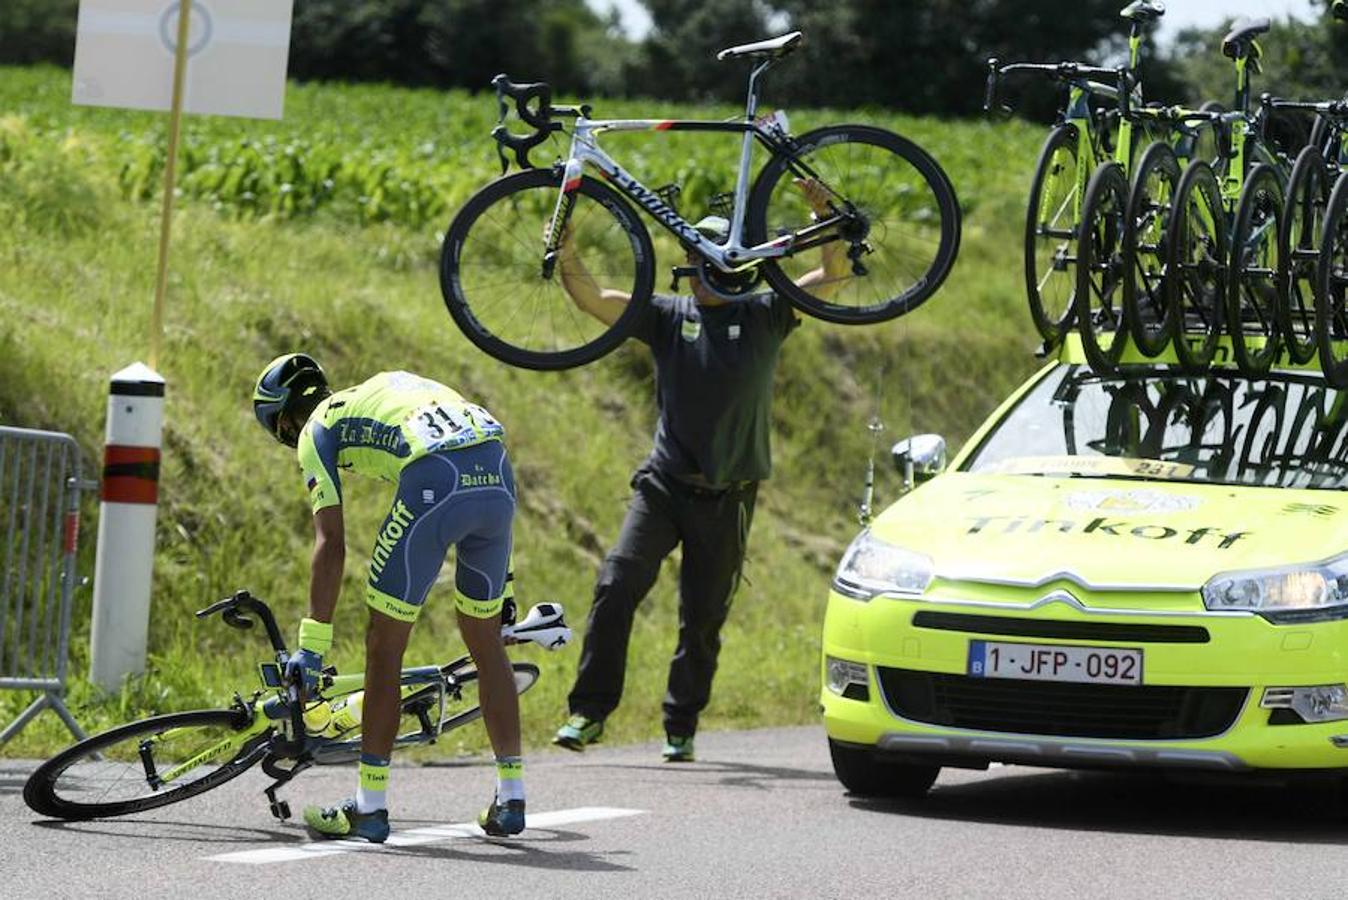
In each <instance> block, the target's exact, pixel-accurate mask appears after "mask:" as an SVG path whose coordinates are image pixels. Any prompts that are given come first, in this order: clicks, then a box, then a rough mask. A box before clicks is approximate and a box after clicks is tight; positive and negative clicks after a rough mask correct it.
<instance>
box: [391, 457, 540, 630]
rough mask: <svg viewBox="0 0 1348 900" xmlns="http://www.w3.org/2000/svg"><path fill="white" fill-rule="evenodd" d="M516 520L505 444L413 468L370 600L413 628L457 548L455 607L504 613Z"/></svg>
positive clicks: (401, 486) (482, 615) (404, 478)
mask: <svg viewBox="0 0 1348 900" xmlns="http://www.w3.org/2000/svg"><path fill="white" fill-rule="evenodd" d="M514 517H515V477H514V474H513V473H512V472H511V469H510V459H509V458H508V457H507V456H506V451H505V445H504V444H502V443H501V442H500V441H488V442H486V443H483V444H477V445H474V446H471V447H464V448H461V449H458V450H447V451H442V452H439V453H431V454H429V455H427V456H424V457H422V458H421V459H418V460H415V461H413V462H411V463H409V464H408V465H407V466H406V467H404V468H403V470H402V472H401V474H400V475H399V478H398V490H397V493H396V494H395V495H394V498H393V507H392V509H390V510H389V514H388V517H387V518H385V519H384V524H383V526H381V527H380V529H379V535H378V537H377V538H376V539H375V544H374V552H373V553H372V554H371V556H370V581H369V586H368V588H367V591H366V602H367V603H368V604H369V606H370V608H371V609H375V610H378V611H379V612H381V613H384V614H385V615H388V616H392V617H393V618H395V619H399V620H401V621H403V622H415V621H416V618H417V615H418V614H419V613H420V612H421V607H422V605H423V604H425V602H426V595H427V594H428V593H429V592H430V590H431V586H432V585H433V584H435V580H436V577H437V576H438V575H439V573H440V567H441V566H442V565H443V564H444V561H445V555H446V554H447V553H448V552H449V548H450V547H451V546H453V547H455V548H456V554H455V571H454V605H455V606H456V607H457V608H458V610H459V612H461V613H463V614H465V615H468V616H472V617H474V618H479V619H489V618H491V617H493V616H496V615H499V614H500V612H501V606H502V602H503V600H504V597H505V595H506V592H507V582H508V580H509V574H510V572H509V568H510V550H511V523H512V521H513V519H514Z"/></svg>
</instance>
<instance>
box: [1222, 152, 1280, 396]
mask: <svg viewBox="0 0 1348 900" xmlns="http://www.w3.org/2000/svg"><path fill="white" fill-rule="evenodd" d="M1282 219H1283V192H1282V185H1281V184H1280V183H1279V181H1278V176H1277V173H1276V172H1274V171H1273V169H1272V168H1270V167H1268V166H1266V165H1262V164H1261V165H1257V166H1255V167H1254V168H1253V169H1252V170H1250V176H1249V178H1247V179H1246V180H1245V186H1244V187H1243V188H1242V189H1241V192H1240V202H1239V203H1238V204H1237V205H1236V219H1235V226H1234V227H1233V228H1232V229H1231V260H1230V264H1229V269H1228V271H1229V272H1230V273H1231V277H1230V284H1229V286H1228V288H1227V311H1226V312H1227V317H1228V319H1229V321H1230V323H1231V352H1232V355H1233V356H1234V357H1235V359H1236V366H1237V367H1239V369H1240V371H1241V372H1242V373H1244V374H1245V375H1247V376H1250V377H1259V376H1261V375H1264V374H1266V373H1267V372H1268V370H1269V368H1270V367H1271V366H1272V365H1273V360H1275V359H1277V358H1278V352H1279V351H1280V350H1281V349H1282V330H1281V329H1280V328H1279V326H1278V320H1279V317H1278V285H1277V274H1278V271H1279V269H1280V268H1281V266H1280V265H1279V260H1278V253H1279V250H1278V233H1279V231H1280V228H1281V225H1282ZM1252 339H1256V340H1252ZM1257 339H1262V343H1261V342H1260V341H1259V340H1257Z"/></svg>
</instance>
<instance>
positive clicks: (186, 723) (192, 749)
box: [23, 709, 271, 820]
mask: <svg viewBox="0 0 1348 900" xmlns="http://www.w3.org/2000/svg"><path fill="white" fill-rule="evenodd" d="M248 724H249V721H248V714H247V713H245V712H243V711H242V710H237V709H210V710H200V711H197V712H181V713H170V714H168V715H163V716H155V717H153V718H149V719H142V720H141V721H139V722H132V723H130V724H129V725H123V726H121V727H119V728H114V729H112V730H110V731H105V732H103V733H102V734H98V735H94V736H93V737H91V738H88V739H86V740H83V741H80V742H79V743H77V744H75V745H73V746H71V747H70V748H68V749H66V750H63V751H62V752H60V753H58V754H57V755H56V756H54V757H52V758H51V759H49V760H48V761H47V762H45V763H43V764H42V765H41V766H39V767H38V768H37V770H36V771H34V772H33V774H32V775H31V776H29V778H28V782H27V784H25V785H24V788H23V799H24V802H25V803H27V804H28V806H29V807H30V808H31V809H32V810H33V811H34V812H36V813H38V814H39V815H43V816H51V817H53V818H57V819H70V820H83V819H99V818H106V817H109V816H123V815H127V814H128V813H136V812H143V811H144V810H147V809H156V808H158V807H161V806H167V805H169V804H170V803H177V802H178V801H179V800H186V799H187V798H189V797H195V796H197V795H198V794H201V793H203V792H205V791H209V790H211V789H212V788H215V787H219V786H220V785H222V784H224V783H225V782H226V781H229V780H230V779H232V778H237V777H238V776H239V775H242V774H243V773H244V772H246V771H247V770H248V769H249V768H250V767H251V766H252V765H253V764H254V763H256V762H258V761H259V760H260V759H261V758H262V756H263V755H264V754H265V753H266V750H267V738H268V737H269V736H270V734H271V732H270V730H268V731H265V732H263V733H261V734H259V735H257V736H256V737H253V738H250V739H249V740H248V741H247V743H236V742H237V741H239V732H241V731H243V730H244V729H245V728H247V727H248ZM193 760H204V761H202V762H200V763H199V764H197V765H195V766H193V767H191V768H188V769H186V770H185V771H183V772H181V773H178V772H175V769H176V768H177V767H179V766H181V765H183V764H184V763H187V762H189V761H193Z"/></svg>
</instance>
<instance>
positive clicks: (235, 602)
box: [197, 591, 287, 653]
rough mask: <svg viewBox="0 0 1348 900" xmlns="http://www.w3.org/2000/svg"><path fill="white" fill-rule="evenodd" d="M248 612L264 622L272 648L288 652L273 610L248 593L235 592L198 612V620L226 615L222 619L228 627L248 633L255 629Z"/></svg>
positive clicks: (279, 651)
mask: <svg viewBox="0 0 1348 900" xmlns="http://www.w3.org/2000/svg"><path fill="white" fill-rule="evenodd" d="M241 610H242V611H241ZM248 612H251V613H253V614H254V615H256V616H257V617H258V618H259V619H261V620H262V625H263V627H264V628H266V629H267V639H268V640H270V641H271V645H272V648H273V649H274V650H276V652H277V653H285V652H287V651H286V642H285V639H283V638H282V637H281V629H280V628H278V627H277V625H276V617H275V616H273V615H272V613H271V609H270V608H269V607H268V606H267V604H265V603H263V602H262V601H261V600H259V599H257V598H256V597H254V596H253V595H252V594H250V593H248V592H247V591H235V592H234V595H233V596H232V597H226V598H225V599H223V600H220V601H218V602H216V603H212V604H211V605H210V606H208V607H206V608H205V609H202V610H198V611H197V618H198V619H205V618H208V617H210V616H213V615H215V614H216V613H224V615H223V616H221V618H223V619H224V620H225V624H226V625H228V626H229V627H231V628H238V629H239V630H241V631H246V630H247V629H249V628H252V627H253V620H252V619H250V618H248V616H247V615H245V614H244V613H248Z"/></svg>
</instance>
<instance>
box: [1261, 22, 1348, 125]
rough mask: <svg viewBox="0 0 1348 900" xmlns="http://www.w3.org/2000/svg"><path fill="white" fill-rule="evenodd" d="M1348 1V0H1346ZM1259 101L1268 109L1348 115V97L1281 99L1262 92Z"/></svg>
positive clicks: (1338, 115)
mask: <svg viewBox="0 0 1348 900" xmlns="http://www.w3.org/2000/svg"><path fill="white" fill-rule="evenodd" d="M1346 2H1348V0H1346ZM1346 8H1348V7H1346ZM1259 103H1260V105H1261V106H1263V107H1264V108H1266V109H1289V110H1297V111H1299V112H1311V113H1318V114H1319V115H1324V116H1336V117H1348V98H1344V99H1341V100H1321V101H1309V100H1280V99H1278V98H1277V97H1274V96H1272V95H1271V94H1267V93H1265V94H1261V95H1260V97H1259Z"/></svg>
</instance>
